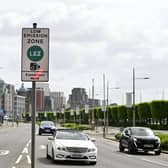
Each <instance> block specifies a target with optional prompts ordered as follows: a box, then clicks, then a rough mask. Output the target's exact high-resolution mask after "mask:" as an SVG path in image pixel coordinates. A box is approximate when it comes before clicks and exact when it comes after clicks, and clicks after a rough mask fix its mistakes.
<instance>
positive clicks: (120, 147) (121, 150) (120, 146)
mask: <svg viewBox="0 0 168 168" xmlns="http://www.w3.org/2000/svg"><path fill="white" fill-rule="evenodd" d="M119 150H120V152H124V147H123V146H122V144H121V142H120V144H119Z"/></svg>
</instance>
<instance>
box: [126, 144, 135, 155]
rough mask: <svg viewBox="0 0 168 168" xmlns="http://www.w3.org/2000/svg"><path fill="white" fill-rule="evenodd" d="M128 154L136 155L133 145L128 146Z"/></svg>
mask: <svg viewBox="0 0 168 168" xmlns="http://www.w3.org/2000/svg"><path fill="white" fill-rule="evenodd" d="M128 153H130V154H134V153H136V150H135V149H134V147H133V145H132V144H131V143H129V144H128Z"/></svg>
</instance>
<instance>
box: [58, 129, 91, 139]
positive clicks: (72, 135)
mask: <svg viewBox="0 0 168 168" xmlns="http://www.w3.org/2000/svg"><path fill="white" fill-rule="evenodd" d="M56 139H64V140H88V137H87V136H86V135H84V134H82V133H80V132H73V131H72V132H71V131H57V133H56Z"/></svg>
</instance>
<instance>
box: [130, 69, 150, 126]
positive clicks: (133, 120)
mask: <svg viewBox="0 0 168 168" xmlns="http://www.w3.org/2000/svg"><path fill="white" fill-rule="evenodd" d="M136 79H150V78H149V77H144V78H136V77H135V68H133V91H132V95H133V102H132V112H133V118H132V125H133V126H135V112H136V110H135V80H136Z"/></svg>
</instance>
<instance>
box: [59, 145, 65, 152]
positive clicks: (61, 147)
mask: <svg viewBox="0 0 168 168" xmlns="http://www.w3.org/2000/svg"><path fill="white" fill-rule="evenodd" d="M57 150H61V151H66V147H64V146H58V147H57Z"/></svg>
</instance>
